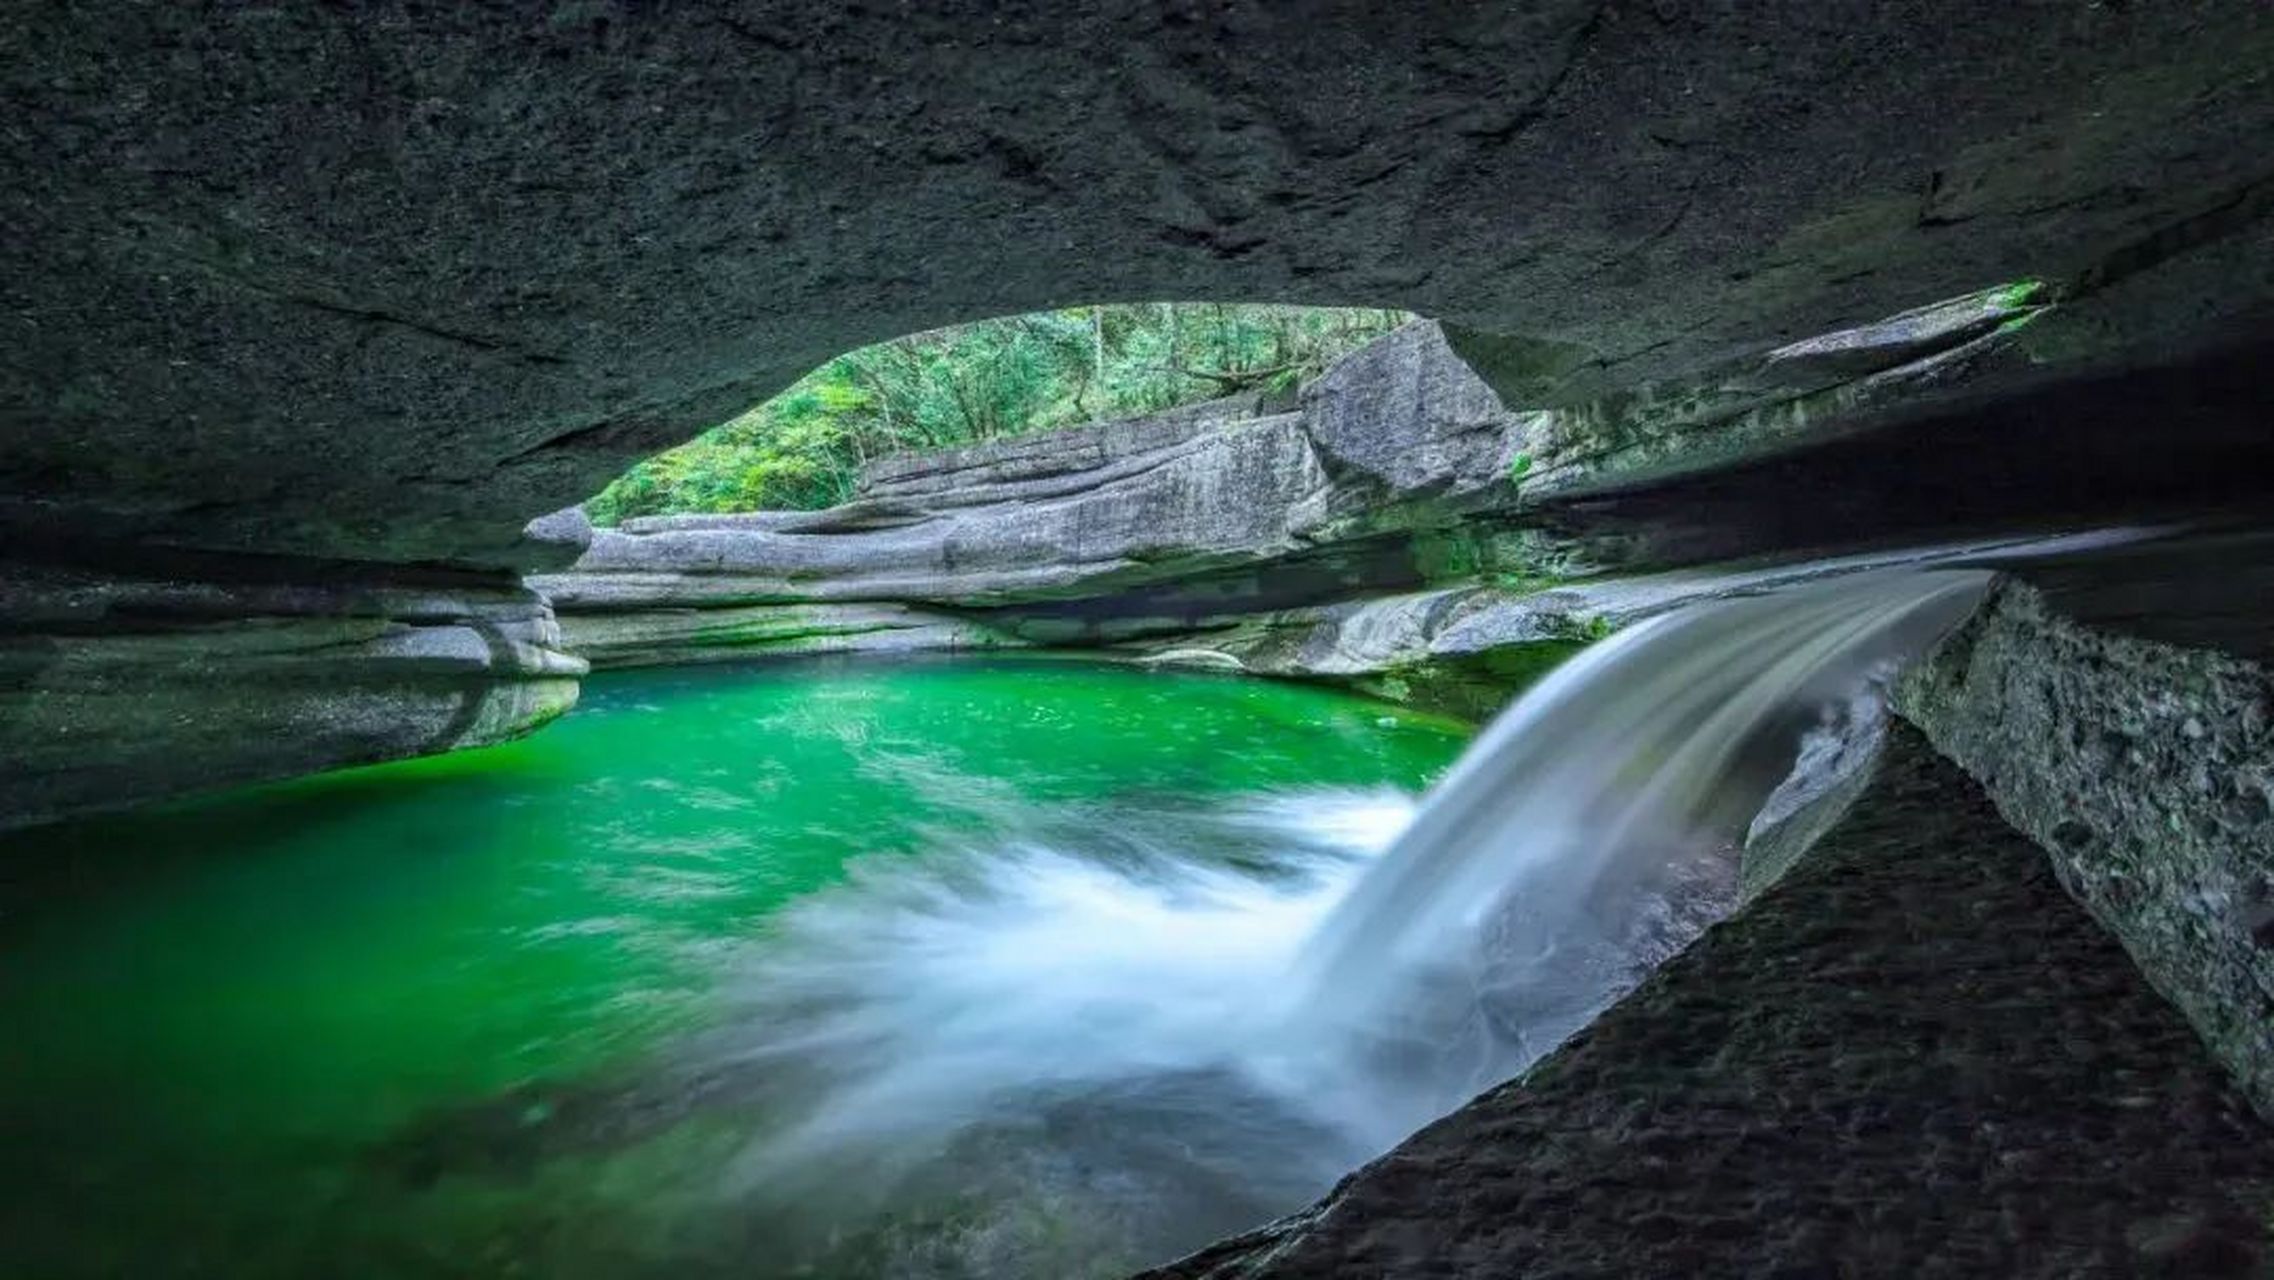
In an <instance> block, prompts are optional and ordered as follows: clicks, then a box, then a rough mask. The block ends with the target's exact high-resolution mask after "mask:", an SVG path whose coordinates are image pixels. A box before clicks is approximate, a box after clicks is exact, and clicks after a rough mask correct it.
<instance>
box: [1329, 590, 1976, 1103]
mask: <svg viewBox="0 0 2274 1280" xmlns="http://www.w3.org/2000/svg"><path fill="white" fill-rule="evenodd" d="M1990 576H1991V575H1990V574H1989V573H1988V572H1987V571H1983V570H1945V571H1929V572H1921V571H1914V570H1892V571H1883V572H1874V573H1867V574H1861V575H1857V576H1854V577H1849V578H1841V579H1835V580H1833V581H1830V582H1827V583H1822V584H1818V585H1814V586H1809V587H1803V588H1799V589H1795V590H1790V591H1785V592H1781V593H1778V594H1775V595H1769V596H1763V597H1758V598H1740V599H1734V600H1727V601H1721V602H1717V603H1712V604H1707V605H1702V606H1697V607H1693V608H1690V609H1686V610H1682V611H1680V612H1677V613H1672V614H1668V615H1664V616H1661V617H1659V618H1655V619H1652V620H1650V621H1648V622H1645V623H1643V624H1641V625H1639V626H1635V627H1632V628H1630V629H1628V630H1626V631H1624V632H1622V633H1620V634H1618V635H1616V636H1613V637H1611V638H1610V639H1607V640H1605V641H1603V642H1601V643H1599V644H1596V645H1594V646H1592V647H1591V648H1589V649H1588V650H1587V651H1585V652H1584V653H1582V654H1580V655H1579V656H1578V657H1576V658H1574V659H1573V660H1572V661H1570V662H1569V663H1566V664H1565V665H1564V666H1562V667H1561V668H1559V669H1557V670H1556V671H1555V672H1553V673H1551V674H1550V675H1549V676H1548V677H1547V678H1546V679H1544V680H1542V681H1541V682H1540V683H1539V684H1538V685H1536V686H1534V687H1533V689H1532V690H1531V691H1530V692H1529V693H1527V694H1526V695H1525V696H1524V697H1523V698H1522V699H1521V700H1520V701H1519V702H1517V704H1516V705H1514V706H1513V707H1511V708H1509V709H1508V710H1507V711H1506V712H1504V713H1503V714H1502V715H1501V716H1500V717H1499V718H1498V719H1497V720H1495V721H1494V722H1493V724H1492V725H1491V727H1490V728H1488V729H1487V730H1486V731H1485V732H1484V734H1483V735H1482V736H1481V737H1479V738H1478V739H1477V741H1476V742H1475V743H1474V744H1473V745H1472V746H1471V747H1470V748H1469V749H1468V751H1467V752H1466V753H1465V754H1464V755H1463V756H1462V759H1461V762H1460V764H1459V765H1458V766H1457V767H1456V768H1455V769H1454V770H1453V772H1452V773H1451V774H1450V775H1449V776H1448V777H1446V778H1445V779H1444V780H1443V781H1442V782H1440V783H1439V784H1438V785H1437V786H1436V788H1435V789H1434V790H1433V791H1432V792H1431V793H1430V796H1429V799H1428V802H1427V803H1426V804H1425V805H1424V806H1423V807H1422V809H1421V812H1420V814H1419V816H1418V817H1417V818H1416V820H1415V821H1414V823H1413V824H1412V826H1411V827H1410V828H1409V829H1407V830H1406V831H1405V833H1404V834H1403V835H1401V836H1400V837H1399V838H1398V840H1397V842H1396V843H1395V844H1394V845H1393V846H1392V847H1391V849H1390V850H1389V852H1388V854H1387V855H1386V856H1385V857H1384V858H1382V859H1381V861H1380V862H1379V864H1378V865H1376V866H1375V867H1373V868H1372V869H1371V870H1370V871H1369V872H1368V873H1367V874H1366V875H1365V876H1364V877H1363V878H1361V879H1360V880H1359V881H1358V882H1357V883H1356V885H1355V886H1353V888H1352V889H1351V891H1350V892H1349V894H1347V895H1346V896H1345V897H1344V898H1343V899H1342V900H1341V901H1340V902H1339V903H1337V905H1336V906H1335V908H1334V910H1333V912H1332V913H1331V914H1330V915H1329V916H1328V917H1327V919H1326V921H1325V923H1324V924H1323V925H1322V926H1321V928H1320V929H1319V931H1318V934H1317V935H1316V936H1315V937H1314V938H1313V939H1311V940H1310V941H1309V942H1308V943H1307V944H1306V946H1305V948H1304V953H1303V956H1302V961H1301V966H1300V976H1299V977H1298V979H1297V980H1296V982H1295V984H1294V990H1296V991H1297V992H1298V993H1300V994H1299V995H1298V997H1297V1001H1296V1004H1295V1006H1294V1008H1295V1014H1294V1019H1295V1022H1296V1024H1297V1025H1304V1026H1310V1027H1328V1028H1340V1029H1341V1031H1342V1032H1343V1034H1344V1037H1345V1039H1346V1042H1347V1043H1349V1044H1352V1045H1364V1044H1367V1043H1370V1042H1372V1043H1381V1042H1392V1043H1395V1042H1401V1041H1402V1042H1411V1041H1413V1040H1415V1039H1416V1038H1417V1037H1426V1038H1427V1039H1428V1040H1431V1041H1434V1042H1436V1043H1439V1044H1443V1043H1446V1036H1447V1033H1448V1031H1449V1030H1452V1029H1453V1028H1451V1027H1448V1026H1447V1025H1444V1024H1443V1023H1442V1021H1440V1022H1439V1023H1437V1024H1432V1023H1430V1022H1429V1021H1428V1020H1427V1015H1428V1013H1430V1012H1431V1011H1432V1010H1431V1005H1430V1004H1429V1002H1428V1001H1426V1000H1421V1001H1417V1000H1416V999H1415V994H1416V993H1417V992H1426V991H1431V990H1441V989H1446V988H1447V987H1448V986H1449V985H1450V984H1453V983H1455V981H1456V980H1457V982H1458V985H1459V987H1460V989H1462V990H1464V991H1465V992H1467V993H1469V994H1470V995H1471V996H1472V997H1473V1000H1472V1002H1471V1003H1470V1004H1469V1006H1468V1007H1467V1008H1464V1009H1460V1010H1457V1011H1455V1015H1456V1017H1458V1018H1462V1019H1469V1018H1470V1017H1471V1015H1473V1020H1468V1021H1464V1022H1462V1023H1460V1030H1461V1032H1462V1036H1461V1039H1462V1040H1464V1041H1465V1042H1467V1043H1470V1044H1472V1045H1473V1046H1474V1055H1475V1056H1474V1058H1473V1061H1474V1063H1475V1070H1474V1072H1473V1073H1472V1075H1471V1076H1470V1077H1469V1078H1466V1079H1448V1078H1444V1077H1439V1078H1438V1079H1436V1080H1434V1081H1429V1082H1426V1083H1427V1084H1429V1085H1433V1086H1435V1087H1436V1088H1437V1089H1438V1090H1440V1092H1438V1093H1437V1094H1436V1097H1435V1100H1436V1101H1440V1102H1445V1103H1446V1104H1447V1105H1450V1100H1448V1098H1447V1096H1446V1095H1445V1094H1444V1093H1443V1092H1442V1090H1444V1089H1446V1088H1450V1089H1451V1090H1452V1092H1453V1093H1454V1094H1466V1093H1469V1092H1474V1091H1475V1090H1476V1089H1478V1088H1482V1087H1483V1086H1485V1085H1487V1084H1490V1083H1492V1082H1493V1081H1495V1080H1497V1079H1500V1078H1502V1077H1504V1076H1506V1075H1508V1074H1510V1073H1511V1072H1513V1071H1514V1070H1516V1069H1518V1068H1520V1067H1521V1066H1522V1065H1523V1063H1525V1062H1527V1061H1529V1060H1530V1059H1532V1058H1534V1057H1537V1056H1538V1055H1539V1054H1540V1053H1542V1052H1544V1051H1545V1050H1546V1049H1548V1048H1551V1047H1553V1046H1554V1045H1555V1044H1556V1043H1557V1042H1558V1041H1560V1040H1562V1039H1563V1038H1564V1037H1565V1036H1567V1035H1569V1034H1570V1033H1571V1032H1572V1031H1574V1030H1576V1029H1578V1027H1580V1026H1581V1025H1583V1024H1584V1023H1585V1022H1586V1021H1587V1020H1588V1019H1589V1018H1590V1017H1592V1016H1593V1015H1594V1014H1595V1012H1596V1011H1598V1010H1599V1009H1601V1008H1602V1006H1603V1004H1604V1003H1605V1002H1606V1000H1607V999H1608V998H1609V996H1610V995H1612V994H1614V993H1615V992H1616V991H1617V990H1619V989H1621V988H1623V987H1624V986H1625V985H1627V983H1629V982H1630V981H1631V980H1632V977H1633V976H1634V974H1635V973H1636V972H1637V968H1638V963H1640V964H1647V963H1654V962H1655V960H1656V959H1658V958H1662V957H1663V956H1664V955H1665V954H1667V953H1668V952H1669V951H1670V950H1671V949H1672V948H1674V947H1678V946H1679V945H1680V943H1681V942H1683V941H1686V940H1687V938H1688V936H1689V935H1691V934H1692V933H1694V932H1695V922H1694V920H1689V921H1685V920H1683V919H1682V918H1681V917H1682V915H1683V914H1684V912H1685V910H1687V911H1688V912H1690V913H1691V914H1693V915H1694V912H1695V911H1696V909H1697V908H1698V907H1699V906H1700V905H1701V904H1702V903H1705V902H1708V901H1711V900H1712V899H1713V898H1715V897H1717V896H1725V895H1726V886H1727V883H1728V881H1727V876H1726V869H1727V868H1726V864H1727V861H1728V854H1729V851H1730V850H1731V848H1732V846H1733V845H1734V844H1735V842H1736V841H1737V839H1738V837H1739V836H1740V835H1741V833H1742V832H1743V831H1744V830H1745V825H1746V823H1747V821H1748V820H1749V819H1750V818H1751V817H1752V816H1753V815H1754V814H1755V813H1757V812H1758V811H1759V810H1760V808H1761V804H1762V802H1763V800H1764V799H1765V798H1766V797H1767V796H1768V795H1769V793H1770V791H1771V789H1772V788H1773V787H1774V786H1775V784H1776V782H1777V780H1778V779H1779V778H1780V777H1781V776H1784V775H1785V774H1786V773H1787V772H1788V771H1789V770H1790V769H1791V768H1792V765H1793V760H1794V754H1795V753H1794V747H1795V744H1796V743H1797V741H1798V739H1799V736H1800V733H1801V731H1802V730H1803V729H1804V728H1805V727H1806V726H1807V723H1808V722H1809V721H1813V720H1816V719H1819V718H1821V717H1822V716H1823V715H1824V714H1826V713H1827V712H1830V711H1834V710H1838V709H1842V708H1843V707H1844V706H1845V704H1846V703H1847V702H1848V701H1849V700H1850V699H1851V698H1852V697H1853V696H1854V695H1855V694H1856V693H1857V692H1858V691H1859V689H1862V688H1864V687H1865V686H1866V685H1868V684H1869V683H1870V682H1871V681H1873V679H1874V678H1875V677H1876V676H1879V675H1882V674H1884V673H1885V672H1886V671H1887V670H1888V669H1889V668H1890V667H1891V666H1892V664H1894V663H1896V662H1897V661H1899V660H1900V659H1902V658H1903V657H1906V656H1908V655H1909V654H1911V653H1913V652H1915V651H1916V650H1918V649H1919V648H1921V647H1922V646H1923V645H1924V644H1925V643H1926V642H1927V641H1929V640H1931V639H1932V638H1933V637H1935V636H1937V635H1939V634H1941V633H1942V632H1943V631H1945V630H1947V629H1948V628H1949V627H1950V626H1951V625H1952V624H1953V623H1954V622H1955V621H1956V620H1957V619H1959V618H1961V617H1963V616H1964V614H1965V613H1966V611H1968V610H1969V609H1971V608H1972V607H1973V605H1974V603H1975V602H1976V601H1977V600H1978V599H1979V598H1980V596H1981V593H1982V591H1983V589H1984V588H1985V587H1986V586H1987V585H1988V583H1989V580H1990ZM1715 885H1719V886H1721V887H1720V888H1719V889H1716V888H1714V887H1713V886H1715ZM1417 1010H1418V1011H1420V1012H1419V1013H1417V1012H1416V1011H1417ZM1437 1012H1438V1013H1439V1016H1440V1019H1442V1016H1443V1014H1442V1011H1437ZM1344 1052H1350V1050H1344Z"/></svg>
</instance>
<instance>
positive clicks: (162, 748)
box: [0, 558, 587, 827]
mask: <svg viewBox="0 0 2274 1280" xmlns="http://www.w3.org/2000/svg"><path fill="white" fill-rule="evenodd" d="M173 567H174V568H176V569H178V570H179V572H178V573H172V574H169V573H166V572H163V571H161V570H160V569H159V568H158V567H156V566H153V568H152V569H151V570H150V571H147V572H130V571H123V570H118V569H112V568H104V567H74V568H58V567H56V566H54V565H51V564H23V563H11V562H5V561H0V615H4V616H6V617H7V619H8V621H9V625H8V626H6V627H5V628H0V827H5V826H13V825H19V824H24V823H30V822H37V821H42V820H46V819H50V818H55V817H60V816H64V815H67V814H72V813H81V812H87V811H91V810H98V809H111V808H121V807H125V806H128V805H133V804H138V803H143V802H147V801H150V800H155V799H160V798H163V797H165V796H168V795H173V794H176V793H179V792H183V791H191V790H198V789H203V788H207V787H219V786H228V785H232V784H239V783H247V782H258V781H265V780H268V779H272V778H281V777H289V776H292V775H294V774H302V773H313V772H316V771H319V770H323V769H331V768H338V767H340V766H343V765H351V764H368V763H373V762H376V761H380V760H391V759H398V758H401V757H404V756H413V755H426V754H432V753H435V752H441V751H449V750H454V749H457V748H461V747H472V746H482V745H486V744H488V743H493V742H502V741H504V740H506V739H508V738H513V737H518V736H519V735H521V734H524V733H527V732H529V731H531V730H533V729H535V728H537V727H538V726H540V725H543V724H545V723H546V722H548V721H550V720H551V719H553V718H554V717H555V716H558V715H560V714H561V713H562V712H564V711H567V710H568V709H569V708H570V707H572V706H574V705H575V703H576V697H577V682H578V680H579V679H580V678H581V677H582V676H583V675H584V674H585V672H586V670H587V665H586V663H585V661H584V660H583V659H582V658H578V657H573V656H571V655H570V654H568V653H567V652H565V651H564V650H563V649H562V647H561V638H560V631H559V628H558V626H557V625H556V624H555V621H554V618H553V613H552V609H551V608H550V606H548V605H547V604H546V603H545V601H544V599H543V597H541V596H538V595H537V594H535V593H534V592H531V591H529V590H527V589H526V588H524V587H522V586H520V585H519V584H517V583H515V582H513V581H512V580H510V579H501V578H497V577H489V578H484V577H480V576H476V575H465V574H427V575H418V574H412V573H406V572H403V571H400V570H388V571H385V572H382V573H379V574H372V573H369V572H362V573H359V572H356V571H355V570H354V569H353V568H352V567H347V566H340V565H336V564H296V563H293V562H274V561H264V562H257V563H246V562H242V561H234V560H231V559H229V558H201V559H199V560H197V561H195V562H194V563H188V564H182V565H178V566H173Z"/></svg>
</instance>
